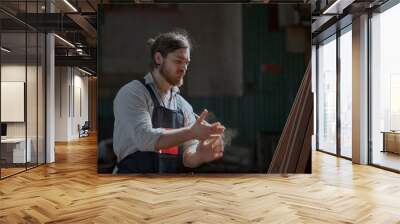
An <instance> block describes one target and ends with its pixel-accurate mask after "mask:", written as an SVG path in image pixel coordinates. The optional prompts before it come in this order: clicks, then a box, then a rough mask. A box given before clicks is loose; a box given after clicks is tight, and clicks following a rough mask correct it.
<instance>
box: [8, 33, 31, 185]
mask: <svg viewBox="0 0 400 224" xmlns="http://www.w3.org/2000/svg"><path fill="white" fill-rule="evenodd" d="M25 41H26V34H25V32H23V33H22V32H21V33H11V32H10V33H9V32H7V33H5V32H3V33H1V46H2V49H3V50H1V122H2V129H3V132H2V140H1V175H2V178H3V177H5V176H9V175H11V174H14V173H17V172H20V171H23V170H25V165H26V164H25V163H26V161H27V160H29V159H30V153H31V151H30V147H29V145H30V144H29V143H28V142H27V141H26V119H25V91H26V69H27V67H26V43H25ZM4 49H6V50H4ZM26 146H28V148H27V147H26ZM26 149H28V150H26Z"/></svg>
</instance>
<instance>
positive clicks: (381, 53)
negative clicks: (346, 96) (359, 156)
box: [370, 4, 400, 170]
mask: <svg viewBox="0 0 400 224" xmlns="http://www.w3.org/2000/svg"><path fill="white" fill-rule="evenodd" d="M399 21H400V5H399V4H398V5H396V6H394V7H392V8H390V9H388V10H386V11H384V12H382V13H380V14H375V15H373V17H372V18H371V53H372V54H371V60H372V61H371V99H370V100H371V101H370V104H371V107H370V108H371V111H370V120H371V126H370V127H371V130H370V133H371V141H372V148H371V159H372V161H371V162H372V164H375V165H379V166H384V167H387V168H391V169H395V170H400V155H399V153H400V141H399V139H400V132H399V131H400V103H399V102H400V101H399V97H400V63H399V60H398V58H399V57H398V54H399V52H400V43H399V41H398V40H399V39H400V31H399V29H397V27H398V22H399Z"/></svg>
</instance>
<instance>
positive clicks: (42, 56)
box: [37, 33, 46, 164]
mask: <svg viewBox="0 0 400 224" xmlns="http://www.w3.org/2000/svg"><path fill="white" fill-rule="evenodd" d="M38 39H39V41H38V44H39V45H38V79H37V80H38V144H37V145H38V163H39V164H43V163H45V156H46V155H45V154H46V151H45V110H46V108H45V93H46V91H45V81H46V79H45V60H46V51H45V45H46V37H45V35H44V34H41V33H40V34H39V36H38Z"/></svg>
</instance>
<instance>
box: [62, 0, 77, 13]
mask: <svg viewBox="0 0 400 224" xmlns="http://www.w3.org/2000/svg"><path fill="white" fill-rule="evenodd" d="M64 2H65V4H67V5H68V7H70V8H71V9H72V10H73V11H74V12H78V10H77V9H76V8H75V7H74V6H73V5H72V4H71V3H69V1H68V0H64Z"/></svg>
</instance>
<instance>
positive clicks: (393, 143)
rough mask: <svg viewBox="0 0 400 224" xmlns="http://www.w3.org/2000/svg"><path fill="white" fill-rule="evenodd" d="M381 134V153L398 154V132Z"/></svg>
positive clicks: (399, 134) (399, 148) (399, 142)
mask: <svg viewBox="0 0 400 224" xmlns="http://www.w3.org/2000/svg"><path fill="white" fill-rule="evenodd" d="M381 133H383V150H382V152H393V153H397V154H400V131H382V132H381Z"/></svg>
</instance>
